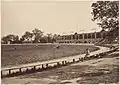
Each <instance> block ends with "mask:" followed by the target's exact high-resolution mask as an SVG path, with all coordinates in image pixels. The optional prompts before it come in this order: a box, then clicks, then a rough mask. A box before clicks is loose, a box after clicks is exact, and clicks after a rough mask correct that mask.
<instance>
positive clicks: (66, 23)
mask: <svg viewBox="0 0 120 85" xmlns="http://www.w3.org/2000/svg"><path fill="white" fill-rule="evenodd" d="M91 4H92V2H91V1H79V2H72V1H66V2H65V1H58V2H57V1H56V2H55V1H54V2H52V1H51V2H45V1H44V2H41V1H26V2H25V1H21V2H20V1H19V2H15V1H9V2H7V1H6V2H2V17H1V18H2V20H1V22H2V23H1V25H2V27H1V28H2V29H1V34H2V36H3V35H7V34H16V35H19V36H21V35H23V34H24V32H25V31H30V32H31V31H32V30H33V29H34V28H38V29H41V30H42V31H44V32H45V33H57V34H63V33H64V34H70V33H71V32H80V30H84V32H91V31H92V29H93V28H96V31H99V30H100V28H99V27H98V26H97V24H96V23H95V22H93V21H92V20H91V18H92V16H91ZM94 31H95V30H94ZM81 32H83V31H81Z"/></svg>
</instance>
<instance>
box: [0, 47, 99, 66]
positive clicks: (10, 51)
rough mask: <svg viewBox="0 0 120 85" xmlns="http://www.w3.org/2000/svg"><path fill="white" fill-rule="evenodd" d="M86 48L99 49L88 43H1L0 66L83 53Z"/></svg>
mask: <svg viewBox="0 0 120 85" xmlns="http://www.w3.org/2000/svg"><path fill="white" fill-rule="evenodd" d="M87 48H88V49H89V50H90V51H95V50H98V49H99V48H97V47H94V46H90V45H61V46H60V48H59V49H57V48H56V45H37V46H36V45H2V46H1V51H2V52H1V63H2V64H1V66H2V67H9V66H15V65H20V64H28V63H34V62H40V61H46V60H52V59H58V58H62V57H66V56H72V55H77V54H83V53H85V50H86V49H87Z"/></svg>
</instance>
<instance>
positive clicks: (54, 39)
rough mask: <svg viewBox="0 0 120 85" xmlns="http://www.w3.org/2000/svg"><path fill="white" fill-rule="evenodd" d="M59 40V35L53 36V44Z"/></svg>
mask: <svg viewBox="0 0 120 85" xmlns="http://www.w3.org/2000/svg"><path fill="white" fill-rule="evenodd" d="M57 38H58V35H57V34H54V35H53V38H52V42H56V40H57Z"/></svg>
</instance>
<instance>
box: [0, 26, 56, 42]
mask: <svg viewBox="0 0 120 85" xmlns="http://www.w3.org/2000/svg"><path fill="white" fill-rule="evenodd" d="M57 37H58V35H57V34H54V35H53V34H52V33H48V34H47V35H45V34H44V32H43V31H41V30H39V29H37V28H35V29H34V30H32V32H29V31H26V32H25V33H24V35H23V36H22V37H21V38H20V37H19V36H18V35H12V34H10V35H7V36H4V37H2V44H8V43H39V42H40V43H53V42H56V39H57Z"/></svg>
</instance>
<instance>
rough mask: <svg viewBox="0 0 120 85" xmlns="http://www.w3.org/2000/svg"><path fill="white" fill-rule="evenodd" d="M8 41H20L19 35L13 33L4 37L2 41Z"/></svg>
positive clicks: (5, 42)
mask: <svg viewBox="0 0 120 85" xmlns="http://www.w3.org/2000/svg"><path fill="white" fill-rule="evenodd" d="M8 42H11V43H18V42H19V37H18V36H17V35H12V34H9V35H7V36H4V37H2V43H4V44H7V43H8Z"/></svg>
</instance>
